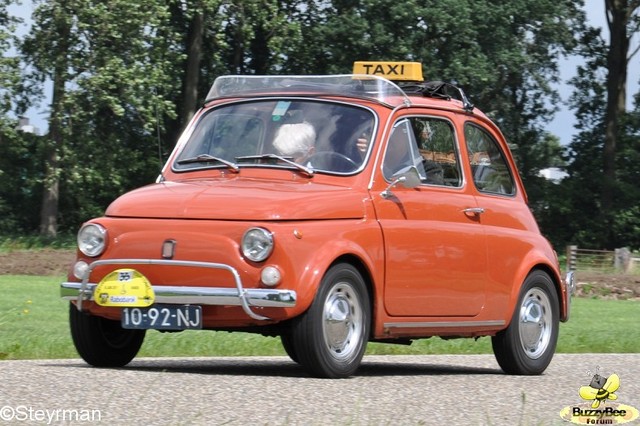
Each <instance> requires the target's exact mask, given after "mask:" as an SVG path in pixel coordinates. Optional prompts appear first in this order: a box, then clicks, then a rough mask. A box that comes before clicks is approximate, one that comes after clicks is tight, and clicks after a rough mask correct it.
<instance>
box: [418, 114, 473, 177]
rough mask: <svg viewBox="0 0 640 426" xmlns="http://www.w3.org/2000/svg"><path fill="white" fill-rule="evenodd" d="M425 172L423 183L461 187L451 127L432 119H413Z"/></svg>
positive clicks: (449, 124) (446, 123)
mask: <svg viewBox="0 0 640 426" xmlns="http://www.w3.org/2000/svg"><path fill="white" fill-rule="evenodd" d="M411 127H412V128H413V132H414V134H415V139H416V141H417V144H418V149H419V151H420V155H421V156H422V159H423V164H424V169H425V174H426V175H425V179H424V180H423V182H424V183H426V184H429V185H444V186H455V187H459V186H461V185H462V178H461V176H462V174H461V173H460V163H459V161H458V155H457V150H456V142H455V136H454V132H453V127H452V126H451V123H449V122H448V121H446V120H441V119H437V118H431V117H413V118H411Z"/></svg>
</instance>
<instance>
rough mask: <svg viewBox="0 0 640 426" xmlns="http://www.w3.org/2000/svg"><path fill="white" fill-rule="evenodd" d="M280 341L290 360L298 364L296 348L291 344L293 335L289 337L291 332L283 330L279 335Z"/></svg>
mask: <svg viewBox="0 0 640 426" xmlns="http://www.w3.org/2000/svg"><path fill="white" fill-rule="evenodd" d="M280 341H281V342H282V347H283V348H284V351H285V352H286V353H287V355H289V358H291V361H293V362H295V363H297V364H300V361H299V360H298V354H297V353H296V348H295V347H294V345H293V337H291V332H284V333H283V334H281V335H280Z"/></svg>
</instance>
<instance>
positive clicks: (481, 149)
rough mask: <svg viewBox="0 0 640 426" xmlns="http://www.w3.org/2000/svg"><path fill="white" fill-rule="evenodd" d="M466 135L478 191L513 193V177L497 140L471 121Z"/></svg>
mask: <svg viewBox="0 0 640 426" xmlns="http://www.w3.org/2000/svg"><path fill="white" fill-rule="evenodd" d="M464 135H465V139H466V143H467V152H468V153H469V164H470V165H471V171H472V172H473V183H474V184H475V186H476V188H477V189H478V191H480V192H487V193H493V194H504V195H513V194H514V193H515V185H514V183H513V177H512V175H511V172H510V170H509V166H508V164H507V161H506V160H505V157H504V154H503V153H502V151H501V150H500V147H499V146H498V143H497V142H496V140H495V139H494V138H493V137H491V135H489V133H487V132H486V131H484V130H482V129H481V128H480V127H478V126H475V125H473V124H470V123H467V124H466V125H465V129H464Z"/></svg>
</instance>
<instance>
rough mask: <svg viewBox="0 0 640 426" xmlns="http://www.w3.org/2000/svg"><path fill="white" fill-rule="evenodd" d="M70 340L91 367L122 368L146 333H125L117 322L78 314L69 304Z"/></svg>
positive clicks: (86, 314) (82, 313)
mask: <svg viewBox="0 0 640 426" xmlns="http://www.w3.org/2000/svg"><path fill="white" fill-rule="evenodd" d="M69 324H70V326H71V338H72V339H73V344H74V345H75V347H76V350H77V351H78V353H79V354H80V356H81V357H82V359H84V360H85V361H86V362H87V363H88V364H91V365H93V366H94V367H122V366H124V365H127V364H128V363H129V362H130V361H131V360H132V359H133V358H134V357H135V356H136V355H137V354H138V351H139V350H140V347H141V346H142V342H143V341H144V336H145V332H146V330H127V329H124V328H122V327H121V326H120V321H113V320H109V319H106V318H102V317H97V316H93V315H89V314H88V313H85V312H80V311H78V309H77V308H76V306H75V305H74V304H72V303H70V304H69Z"/></svg>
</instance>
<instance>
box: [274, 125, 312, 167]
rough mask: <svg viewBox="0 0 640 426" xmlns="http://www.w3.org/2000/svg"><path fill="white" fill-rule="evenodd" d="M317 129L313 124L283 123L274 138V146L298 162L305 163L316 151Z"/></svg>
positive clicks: (279, 151) (283, 154)
mask: <svg viewBox="0 0 640 426" xmlns="http://www.w3.org/2000/svg"><path fill="white" fill-rule="evenodd" d="M315 144H316V131H315V129H314V128H313V126H312V125H311V124H310V123H308V122H306V121H304V122H302V123H293V124H283V125H282V126H280V128H279V129H278V132H277V133H276V137H275V138H274V140H273V147H274V148H275V149H276V150H278V153H279V154H280V155H282V156H285V157H292V158H293V161H295V162H296V163H300V164H302V163H304V162H305V161H306V160H307V158H309V157H310V156H311V155H312V154H313V153H314V151H315Z"/></svg>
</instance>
